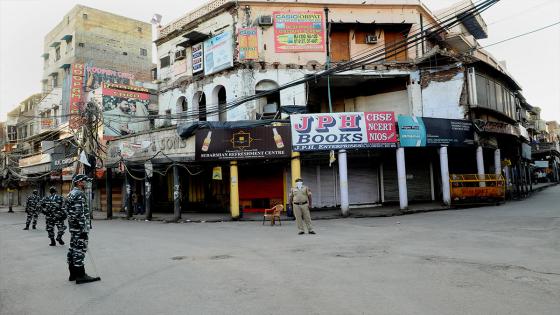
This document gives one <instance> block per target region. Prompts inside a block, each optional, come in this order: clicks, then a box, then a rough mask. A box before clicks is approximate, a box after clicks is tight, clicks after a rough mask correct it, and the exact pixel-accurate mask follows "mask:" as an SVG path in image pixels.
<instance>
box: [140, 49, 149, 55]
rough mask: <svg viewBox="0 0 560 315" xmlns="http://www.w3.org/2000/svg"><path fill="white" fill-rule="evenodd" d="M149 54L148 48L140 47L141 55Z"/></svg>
mask: <svg viewBox="0 0 560 315" xmlns="http://www.w3.org/2000/svg"><path fill="white" fill-rule="evenodd" d="M147 55H148V50H147V49H144V48H140V56H147Z"/></svg>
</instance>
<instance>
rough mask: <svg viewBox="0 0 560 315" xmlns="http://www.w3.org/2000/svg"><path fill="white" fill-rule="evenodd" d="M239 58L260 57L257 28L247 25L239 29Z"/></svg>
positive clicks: (252, 58)
mask: <svg viewBox="0 0 560 315" xmlns="http://www.w3.org/2000/svg"><path fill="white" fill-rule="evenodd" d="M237 39H238V41H239V60H256V59H258V58H259V46H258V41H257V28H256V27H246V28H240V29H239V35H238V36H237Z"/></svg>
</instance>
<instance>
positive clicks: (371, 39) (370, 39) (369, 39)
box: [366, 34, 377, 44]
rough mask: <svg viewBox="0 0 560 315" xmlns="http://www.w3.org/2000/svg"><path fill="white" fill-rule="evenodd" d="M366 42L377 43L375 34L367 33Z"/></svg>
mask: <svg viewBox="0 0 560 315" xmlns="http://www.w3.org/2000/svg"><path fill="white" fill-rule="evenodd" d="M366 44H377V36H375V34H367V35H366Z"/></svg>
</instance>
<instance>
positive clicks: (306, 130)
mask: <svg viewBox="0 0 560 315" xmlns="http://www.w3.org/2000/svg"><path fill="white" fill-rule="evenodd" d="M290 120H291V125H292V146H293V150H294V151H328V150H337V149H367V148H394V147H396V143H397V133H396V127H395V114H394V113H393V112H354V113H331V114H329V113H317V114H301V115H291V116H290Z"/></svg>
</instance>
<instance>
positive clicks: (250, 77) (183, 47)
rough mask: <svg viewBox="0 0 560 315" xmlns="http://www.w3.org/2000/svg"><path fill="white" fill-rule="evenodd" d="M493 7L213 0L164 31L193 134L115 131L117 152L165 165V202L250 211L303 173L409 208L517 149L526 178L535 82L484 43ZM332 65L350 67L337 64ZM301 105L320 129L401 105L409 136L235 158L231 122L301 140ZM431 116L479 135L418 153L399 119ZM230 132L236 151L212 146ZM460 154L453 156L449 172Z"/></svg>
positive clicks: (118, 158)
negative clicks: (526, 110) (526, 87)
mask: <svg viewBox="0 0 560 315" xmlns="http://www.w3.org/2000/svg"><path fill="white" fill-rule="evenodd" d="M479 9H481V7H480V4H477V5H475V4H473V2H471V1H464V2H462V3H460V4H458V5H456V6H454V7H452V8H449V9H446V10H443V11H441V12H438V13H435V14H434V13H433V12H431V11H430V10H429V9H428V8H427V7H426V6H424V5H423V4H422V3H421V2H420V1H399V0H395V1H376V2H374V3H367V2H366V3H363V1H328V0H309V1H305V0H304V1H298V2H293V1H264V0H254V1H228V0H215V1H211V2H209V3H208V4H206V5H204V6H202V7H200V8H199V9H197V10H194V11H192V12H189V13H188V14H186V15H184V16H183V17H181V18H179V19H177V20H176V21H173V22H171V23H170V24H169V25H166V26H163V27H161V28H159V30H158V38H157V40H156V45H157V54H158V69H157V78H158V82H159V91H160V95H159V119H158V120H157V121H156V126H158V127H168V126H173V125H177V126H178V128H177V130H178V131H179V134H177V133H176V132H175V131H174V130H173V129H171V128H173V127H169V128H166V129H165V128H164V129H161V130H160V131H153V132H150V133H146V134H143V135H136V136H129V137H125V138H122V139H119V140H115V141H113V142H112V143H111V145H110V149H109V151H110V152H112V154H110V156H109V159H108V161H109V165H113V166H115V165H117V164H116V163H121V169H123V167H122V163H123V162H124V164H130V165H135V164H136V166H135V167H134V169H135V172H128V173H127V172H124V174H128V175H132V176H134V177H136V178H138V177H141V176H143V175H144V174H148V173H151V168H153V167H159V168H160V169H164V170H165V171H166V172H159V173H154V174H153V178H152V179H150V180H148V181H146V183H147V185H148V186H149V187H150V189H151V192H152V195H153V196H157V197H154V198H155V199H154V200H153V202H152V203H154V204H157V205H158V208H159V209H165V208H166V207H167V208H168V209H170V208H171V206H172V205H174V209H175V213H176V215H177V217H178V216H180V207H179V206H182V207H183V209H188V210H203V209H206V211H208V210H209V209H225V208H229V209H230V211H231V214H232V216H233V217H237V216H238V215H239V212H238V209H237V208H238V205H240V207H241V208H243V209H245V210H250V209H255V208H257V209H258V208H264V207H267V206H270V205H271V204H273V203H277V202H285V201H286V195H287V187H288V186H289V184H290V182H292V181H293V180H295V178H296V177H299V176H302V177H303V178H304V179H305V181H306V183H307V184H308V185H309V186H310V187H311V189H312V190H313V191H314V192H315V195H314V202H313V204H314V206H316V207H338V206H341V207H342V208H343V212H344V208H346V211H347V208H348V206H349V205H352V206H361V205H371V204H381V203H390V202H400V205H401V207H402V208H406V206H407V203H408V199H410V200H411V201H435V200H443V201H444V203H446V204H448V203H449V196H448V195H447V194H446V191H448V190H449V188H448V179H449V176H448V174H447V172H448V171H449V172H451V173H478V174H479V175H483V174H484V173H486V172H487V171H488V172H490V173H495V174H501V173H502V172H503V171H504V169H503V167H502V166H503V165H502V164H503V163H502V160H508V161H512V165H513V172H514V175H515V176H513V175H512V174H511V172H512V169H508V168H507V167H506V169H505V172H504V174H506V175H508V174H509V175H508V176H509V177H511V179H510V180H509V181H510V182H516V181H518V179H519V178H520V175H519V174H521V173H525V168H524V165H525V164H524V165H521V164H520V163H521V161H522V159H521V153H520V152H521V145H522V143H524V142H526V141H527V140H528V136H527V133H526V130H525V128H524V127H523V126H522V125H520V124H519V122H520V120H521V118H520V116H519V115H520V114H519V113H520V111H521V107H522V106H523V104H522V103H523V101H522V95H521V94H520V90H521V88H520V86H519V84H517V83H516V81H515V80H514V79H513V78H512V77H511V75H509V74H508V73H507V71H506V69H505V67H504V66H503V65H502V64H501V63H499V62H497V61H496V60H495V58H494V57H492V56H491V55H490V54H489V53H488V52H486V51H484V50H481V49H478V48H477V47H478V46H477V45H478V44H477V41H476V40H477V39H481V38H486V36H487V31H486V25H485V23H484V21H483V20H482V18H481V17H480V15H478V14H477V10H479ZM450 21H451V22H450ZM442 26H445V27H444V28H441V27H442ZM325 69H335V70H336V71H334V72H332V73H331V74H330V75H328V76H327V75H325V74H324V71H325ZM287 85H289V86H287ZM301 112H306V113H314V114H317V115H315V116H313V117H312V119H315V122H318V121H319V120H322V119H325V120H324V121H323V125H322V126H321V127H320V128H319V129H323V130H320V132H318V135H321V132H326V131H327V132H331V129H329V128H331V127H332V125H329V124H330V121H331V120H329V119H333V121H335V119H341V118H340V116H333V115H336V113H348V112H352V113H355V112H357V113H372V112H373V113H377V114H380V113H383V114H387V116H379V115H378V116H371V117H377V118H375V119H378V118H379V117H384V118H387V117H390V118H387V119H390V121H391V122H393V123H392V125H391V123H389V124H384V125H383V126H384V128H389V129H391V130H390V131H392V133H391V132H388V133H387V134H386V135H384V136H387V137H390V138H391V139H393V140H392V141H386V143H382V142H383V141H380V142H381V144H378V145H377V146H373V148H372V146H370V148H369V149H358V150H349V151H346V150H338V154H332V153H329V149H324V148H327V147H328V146H324V147H323V149H317V148H315V149H313V148H312V149H309V148H304V149H303V150H298V149H297V148H296V145H297V144H296V143H288V142H286V145H284V143H282V145H280V146H278V147H277V148H281V147H282V148H287V149H288V150H287V151H288V152H285V151H286V150H284V151H282V152H280V153H278V155H277V156H275V157H271V156H266V155H265V156H261V159H256V160H249V158H247V156H242V155H239V158H238V159H233V160H232V159H229V158H224V156H227V155H228V154H232V152H234V151H235V150H233V149H231V148H230V149H228V145H229V143H233V144H234V145H235V144H237V143H238V142H236V141H241V140H239V138H238V136H239V134H233V135H232V134H231V132H234V131H235V132H238V131H239V128H237V129H236V127H247V126H248V125H253V126H254V125H258V124H262V125H266V124H271V123H272V122H274V123H276V124H279V125H278V126H276V127H275V128H276V129H275V130H274V131H272V129H274V128H272V129H266V128H264V129H263V130H264V131H262V130H261V131H258V130H257V129H258V128H255V129H254V135H248V136H246V137H244V138H243V139H245V138H247V139H249V145H250V144H251V141H252V140H255V139H262V137H265V135H264V134H260V132H267V133H269V134H270V135H271V136H272V135H274V137H275V138H274V139H275V140H278V139H284V141H286V139H285V138H284V137H286V135H289V134H290V133H289V132H288V133H286V134H283V133H282V128H283V126H282V123H289V120H287V119H288V118H290V117H291V120H292V125H293V124H294V119H295V117H298V118H297V119H300V118H301V117H300V116H293V115H291V114H293V113H301ZM331 113H333V114H331ZM319 114H321V115H319ZM329 117H330V118H329ZM333 117H334V118H333ZM401 117H402V118H401ZM418 117H427V118H433V119H436V120H434V121H433V123H434V124H443V125H445V126H450V125H451V126H455V127H452V128H456V126H458V125H461V124H464V125H462V126H465V127H464V128H465V130H462V131H464V134H463V135H462V136H464V138H463V139H460V140H461V141H460V142H461V143H460V144H459V145H456V143H452V144H451V145H450V148H449V151H448V150H447V146H448V144H447V143H444V142H441V143H439V144H437V143H435V142H433V141H432V143H431V144H429V145H426V144H425V141H424V143H422V141H420V142H418V145H411V146H419V148H412V147H411V148H408V147H407V148H406V152H407V156H408V157H407V158H405V154H404V152H405V151H404V147H405V146H406V145H404V144H403V143H404V142H403V134H402V133H401V135H400V137H401V138H400V141H397V134H396V133H397V130H396V125H395V124H394V122H395V120H398V123H399V127H400V125H404V124H405V122H406V121H408V120H410V119H412V121H413V122H414V123H415V124H417V125H416V126H413V127H415V128H417V129H418V122H417V121H418V119H417V118H418ZM344 119H346V118H344ZM358 119H359V118H358ZM362 119H363V118H362ZM372 119H373V118H372ZM472 123H474V126H473V124H472ZM325 124H326V125H329V126H325ZM333 124H334V123H333ZM426 124H427V123H426ZM208 126H210V127H213V128H219V129H225V130H226V131H223V130H222V131H213V129H210V130H205V129H204V128H207V127H208ZM372 126H373V125H372ZM292 127H293V126H292ZM197 128H198V129H202V130H199V131H196V132H193V130H195V129H197ZM457 128H459V127H457ZM343 129H344V128H343ZM473 129H476V136H475V134H474V131H473ZM228 130H229V131H228ZM232 130H233V131H232ZM267 130H268V131H267ZM293 130H294V129H293V128H292V132H293ZM228 132H229V133H228ZM323 134H325V133H323ZM288 137H289V136H288ZM292 137H293V135H292ZM195 138H196V139H195ZM319 138H321V139H325V137H319V136H318V137H317V139H319ZM291 140H294V141H295V140H297V137H294V138H292V139H291ZM424 140H425V139H424ZM448 140H449V139H448ZM453 140H454V141H455V140H457V141H456V142H459V139H453ZM325 141H326V140H325ZM333 141H334V140H333ZM442 141H443V140H442ZM397 142H399V143H400V144H399V146H400V147H401V148H398V149H396V147H397ZM325 143H326V142H325ZM142 144H143V146H144V147H145V148H146V149H145V150H138V151H137V152H134V153H133V152H131V151H130V150H129V151H128V152H125V153H126V154H125V156H123V151H122V149H123V147H127V146H132V147H134V146H136V147H141V146H142ZM150 144H152V145H150ZM288 144H289V145H288ZM326 144H328V143H326ZM216 145H218V146H221V150H222V151H219V150H220V148H218V149H217V150H218V151H215V152H212V153H211V154H210V153H208V154H207V153H206V152H211V151H212V149H209V148H215V147H213V146H216ZM263 148H264V147H263ZM300 148H301V146H300ZM352 148H354V147H352ZM510 148H511V149H510ZM261 149H262V148H261ZM291 149H294V151H305V152H301V153H300V152H291ZM208 150H210V151H208ZM395 150H397V152H398V153H397V157H398V158H395ZM202 151H204V152H202ZM257 151H258V149H257ZM119 152H120V153H119ZM235 152H237V151H235ZM132 153H133V154H132ZM335 156H336V157H337V158H338V161H336V159H335V158H334V157H335ZM448 156H449V159H450V160H452V161H453V163H449V165H448V170H446V169H444V168H443V166H442V165H443V164H447V157H448ZM251 158H252V157H251ZM146 160H150V163H149V165H148V166H145V165H144V163H145V161H146ZM443 161H445V162H443ZM517 162H519V163H517ZM162 165H163V166H162ZM507 165H508V166H509V164H507ZM171 166H173V167H171ZM179 166H184V167H185V168H186V169H184V168H181V167H179ZM144 168H146V169H147V170H148V171H146V172H144V171H143V169H144ZM172 169H173V172H171V170H172ZM167 171H169V172H167ZM397 174H399V175H398V176H397ZM398 179H400V180H398ZM150 182H153V185H152V184H151V183H150ZM525 182H527V181H525ZM148 186H146V187H148ZM127 187H128V186H127ZM138 187H139V188H141V187H144V185H138ZM142 189H144V188H142ZM349 190H350V191H351V194H350V196H348V195H347V193H348V191H349ZM147 203H148V204H149V203H150V200H148V201H147Z"/></svg>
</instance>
